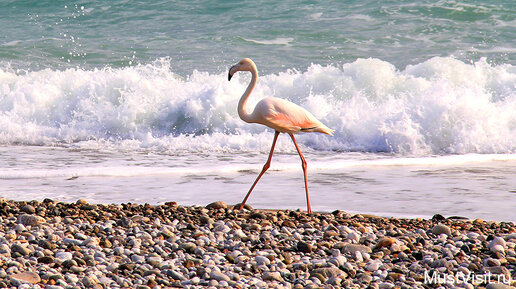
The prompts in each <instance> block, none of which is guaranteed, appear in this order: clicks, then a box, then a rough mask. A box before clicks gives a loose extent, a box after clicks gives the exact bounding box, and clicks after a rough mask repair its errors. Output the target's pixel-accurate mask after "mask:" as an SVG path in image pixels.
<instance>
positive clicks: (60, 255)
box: [55, 252, 73, 262]
mask: <svg viewBox="0 0 516 289" xmlns="http://www.w3.org/2000/svg"><path fill="white" fill-rule="evenodd" d="M72 258H73V255H72V253H70V252H57V253H56V255H55V259H56V260H58V261H61V262H64V261H67V260H71V259H72Z"/></svg>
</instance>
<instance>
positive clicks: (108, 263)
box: [0, 198, 516, 289]
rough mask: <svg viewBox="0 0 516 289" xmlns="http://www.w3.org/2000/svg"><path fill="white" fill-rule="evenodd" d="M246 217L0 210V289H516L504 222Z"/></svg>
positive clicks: (276, 213)
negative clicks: (459, 288)
mask: <svg viewBox="0 0 516 289" xmlns="http://www.w3.org/2000/svg"><path fill="white" fill-rule="evenodd" d="M247 208H248V209H245V210H243V211H238V210H233V209H232V208H231V207H228V205H226V204H225V203H223V202H214V203H211V204H209V205H207V206H206V207H200V206H193V207H188V206H178V205H177V203H175V202H167V203H166V204H164V205H156V206H151V205H148V204H143V205H140V204H130V203H128V204H119V205H106V204H89V203H87V202H86V201H85V200H83V199H81V200H78V201H77V202H76V203H62V202H57V201H52V200H50V199H45V200H44V201H43V202H39V201H30V202H23V201H21V202H17V201H7V200H5V199H2V198H0V219H1V222H0V223H1V226H2V227H1V229H0V288H50V289H57V288H141V289H146V288H169V287H183V288H205V287H212V288H224V287H232V288H249V287H253V288H262V287H273V288H340V287H348V288H366V287H368V286H369V287H370V288H389V289H390V288H434V287H435V288H436V287H439V286H443V287H444V288H452V287H455V286H460V287H465V288H474V287H473V285H475V286H477V285H478V286H480V287H479V288H481V287H487V288H511V287H500V286H509V285H512V286H515V285H516V253H515V245H516V226H515V224H514V223H512V222H495V221H483V220H480V219H476V220H460V219H459V220H458V219H444V218H440V217H439V215H436V216H434V218H433V219H429V220H425V219H421V218H414V219H404V218H385V217H379V216H372V215H366V214H362V215H360V214H357V215H350V214H347V213H346V212H343V211H334V212H332V213H319V212H315V213H313V214H312V215H308V214H307V213H306V212H302V211H300V210H296V211H292V210H254V209H252V208H250V207H247ZM464 281H467V282H468V283H467V284H465V283H463V282H464ZM496 282H499V283H500V284H497V285H495V284H494V283H496Z"/></svg>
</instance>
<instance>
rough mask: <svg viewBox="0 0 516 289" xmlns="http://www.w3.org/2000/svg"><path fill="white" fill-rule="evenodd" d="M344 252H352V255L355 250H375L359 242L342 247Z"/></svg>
mask: <svg viewBox="0 0 516 289" xmlns="http://www.w3.org/2000/svg"><path fill="white" fill-rule="evenodd" d="M342 251H343V253H351V254H352V255H353V254H355V252H360V253H371V252H373V250H372V249H371V248H370V247H368V246H365V245H359V244H346V245H345V246H344V247H343V248H342Z"/></svg>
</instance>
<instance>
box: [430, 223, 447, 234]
mask: <svg viewBox="0 0 516 289" xmlns="http://www.w3.org/2000/svg"><path fill="white" fill-rule="evenodd" d="M432 233H433V234H434V235H437V236H439V235H441V234H446V235H448V236H451V230H450V228H449V227H448V226H446V225H444V224H437V225H435V226H434V227H433V228H432Z"/></svg>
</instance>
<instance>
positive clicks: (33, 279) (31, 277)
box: [11, 271, 41, 284]
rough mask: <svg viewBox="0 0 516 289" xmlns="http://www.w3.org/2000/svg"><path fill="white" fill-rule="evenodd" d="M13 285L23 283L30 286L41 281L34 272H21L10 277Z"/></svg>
mask: <svg viewBox="0 0 516 289" xmlns="http://www.w3.org/2000/svg"><path fill="white" fill-rule="evenodd" d="M13 281H14V283H15V284H23V283H30V284H36V283H39V282H40V281H41V278H40V277H39V275H38V274H36V273H34V272H28V271H26V272H21V273H16V274H13V275H12V276H11V282H12V283H13Z"/></svg>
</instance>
